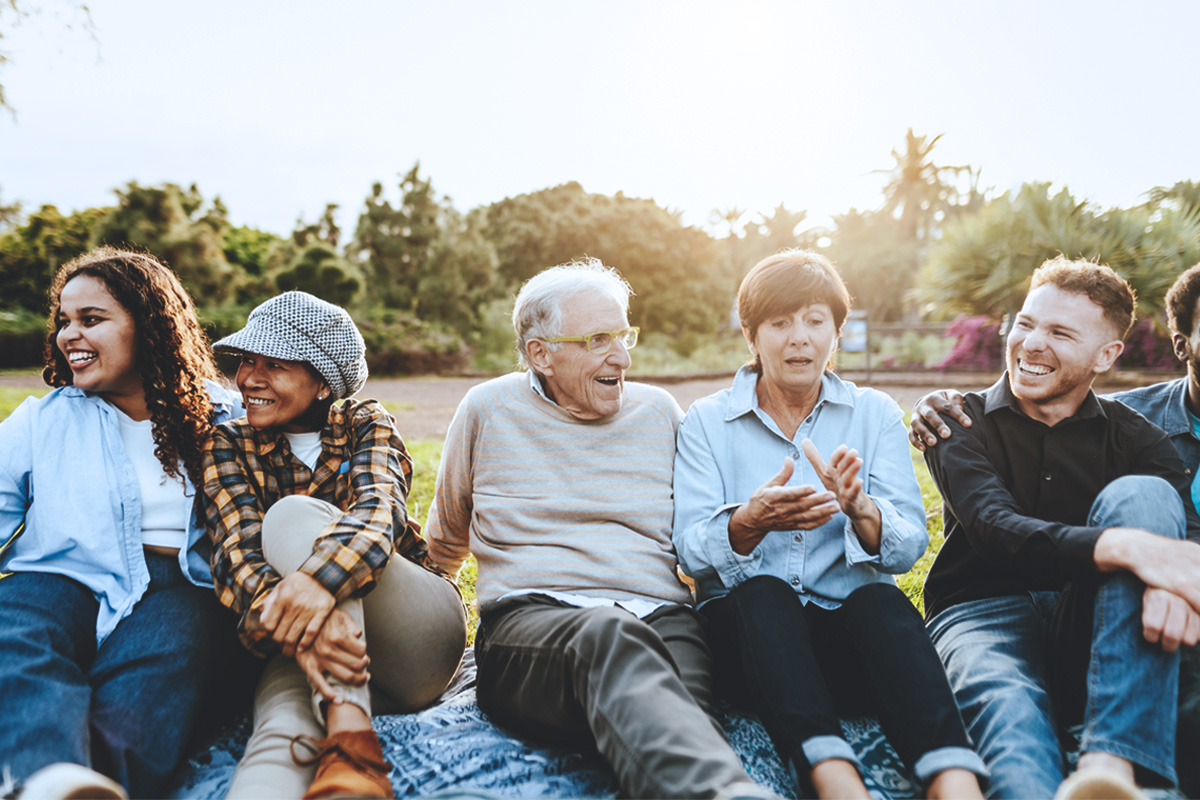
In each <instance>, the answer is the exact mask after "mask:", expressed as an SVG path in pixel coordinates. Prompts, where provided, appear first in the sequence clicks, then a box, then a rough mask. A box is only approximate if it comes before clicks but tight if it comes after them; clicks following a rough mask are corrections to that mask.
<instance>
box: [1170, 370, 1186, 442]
mask: <svg viewBox="0 0 1200 800" xmlns="http://www.w3.org/2000/svg"><path fill="white" fill-rule="evenodd" d="M1190 380H1191V377H1189V376H1186V375H1185V376H1184V377H1182V378H1176V379H1175V380H1174V381H1172V382H1171V388H1170V390H1169V391H1168V393H1167V407H1166V409H1165V410H1164V412H1163V430H1165V431H1166V432H1167V435H1168V436H1176V435H1178V434H1180V433H1190V432H1192V415H1191V413H1189V412H1188V409H1187V393H1188V381H1190Z"/></svg>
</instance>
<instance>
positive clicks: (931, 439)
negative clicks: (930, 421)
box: [925, 436, 935, 444]
mask: <svg viewBox="0 0 1200 800" xmlns="http://www.w3.org/2000/svg"><path fill="white" fill-rule="evenodd" d="M925 441H926V442H928V443H929V444H933V443H934V441H935V440H934V438H933V437H932V436H926V437H925Z"/></svg>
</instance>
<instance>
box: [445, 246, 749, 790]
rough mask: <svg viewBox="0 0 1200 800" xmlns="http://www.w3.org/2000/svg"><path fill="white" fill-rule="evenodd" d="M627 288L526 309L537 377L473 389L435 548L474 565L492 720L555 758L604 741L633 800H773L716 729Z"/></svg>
mask: <svg viewBox="0 0 1200 800" xmlns="http://www.w3.org/2000/svg"><path fill="white" fill-rule="evenodd" d="M630 293H631V291H630V288H629V285H628V284H626V283H625V281H624V280H622V279H621V277H620V276H619V275H618V274H617V273H616V272H615V271H614V270H612V269H610V268H608V267H605V266H603V265H602V264H601V263H600V262H599V261H596V260H595V259H589V260H587V261H582V262H574V263H571V264H566V265H563V266H559V267H553V268H551V269H548V270H545V271H543V272H542V273H540V274H538V275H536V276H535V277H533V278H532V279H530V280H529V282H528V283H526V284H525V286H524V287H523V288H522V289H521V292H520V294H519V295H518V296H517V300H516V306H515V308H514V310H513V326H514V328H515V329H516V334H517V347H518V355H519V358H520V361H521V364H522V365H523V366H525V367H528V370H529V371H528V373H525V372H515V373H513V374H510V375H506V376H504V377H501V378H496V379H494V380H490V381H487V382H486V383H483V384H480V385H479V386H476V387H474V388H473V389H472V390H471V391H470V392H469V393H468V394H467V396H466V397H465V398H464V399H463V401H462V404H461V405H460V406H459V408H458V411H457V413H456V414H455V416H454V421H453V422H452V423H451V425H450V430H449V432H448V433H447V436H446V447H445V450H444V452H443V455H442V463H441V468H440V471H439V473H438V480H437V497H436V499H435V500H434V504H433V508H432V509H431V511H430V516H429V522H428V525H427V531H428V533H429V540H430V556H431V558H432V559H433V560H434V562H435V563H437V564H438V565H439V566H440V567H442V568H443V569H445V570H447V571H448V572H451V573H453V572H455V571H457V570H458V569H459V568H460V567H461V565H462V563H463V561H464V560H465V559H466V557H467V555H468V554H470V553H474V555H475V558H476V561H477V562H478V565H479V578H478V583H477V590H478V595H479V605H480V625H479V632H478V636H477V639H476V648H475V655H476V662H477V664H478V669H479V678H478V686H477V693H478V699H479V705H480V707H481V708H482V709H483V710H484V711H485V712H486V713H487V714H488V716H489V717H491V718H492V720H494V721H495V722H497V723H499V724H500V725H502V726H504V727H506V728H508V729H510V730H512V731H515V732H518V733H521V734H523V735H526V736H529V737H531V738H538V739H541V740H543V741H544V740H547V739H549V740H553V741H556V742H577V743H580V744H586V743H588V742H591V741H594V742H595V745H596V747H597V748H598V749H599V751H600V753H601V754H602V755H603V756H604V757H605V758H606V759H607V760H608V762H609V763H610V764H611V765H612V767H613V769H614V770H615V772H616V774H617V778H618V781H619V782H620V784H621V790H622V792H623V794H625V795H626V796H630V797H714V796H718V797H734V796H739V797H769V796H772V795H771V794H770V793H769V792H768V791H767V790H766V789H763V788H761V787H759V786H757V785H756V784H754V783H752V782H751V781H750V778H749V776H748V775H747V774H746V772H745V771H744V770H743V769H742V766H741V763H740V761H739V760H738V757H737V755H736V754H735V753H734V752H733V750H732V749H731V748H730V746H729V744H728V743H727V742H726V741H725V738H724V735H723V734H722V733H721V731H720V728H719V727H718V726H717V724H716V723H715V721H714V720H713V719H712V717H711V711H712V703H713V701H712V691H711V683H710V677H709V653H708V649H707V647H706V645H705V641H704V633H703V631H702V628H701V621H700V617H699V615H698V614H697V613H696V612H695V610H694V609H693V608H692V607H691V605H690V600H691V595H690V592H689V590H688V588H687V587H686V586H684V585H683V583H681V582H680V581H679V579H678V577H677V575H676V570H675V565H676V559H675V553H674V551H673V550H672V547H671V522H672V488H671V484H672V467H673V459H674V455H675V429H676V427H677V426H678V425H679V421H680V419H681V418H682V416H683V414H682V412H681V411H680V409H679V406H678V404H677V403H676V402H675V401H674V399H673V398H672V397H671V395H670V394H668V393H667V392H665V391H663V390H661V389H658V388H656V387H652V386H646V385H642V384H636V383H630V384H627V383H626V382H625V370H626V369H628V368H629V364H630V360H629V350H630V349H631V348H632V347H633V346H634V345H635V344H637V334H638V329H637V328H631V327H629V321H628V316H627V315H628V306H629V296H630Z"/></svg>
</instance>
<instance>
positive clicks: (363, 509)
mask: <svg viewBox="0 0 1200 800" xmlns="http://www.w3.org/2000/svg"><path fill="white" fill-rule="evenodd" d="M348 426H349V427H350V429H351V430H350V436H351V450H350V458H349V467H348V477H349V481H350V502H349V504H348V505H347V506H346V508H345V510H344V511H343V513H342V515H341V517H339V518H338V519H337V520H335V521H334V522H333V523H331V524H330V525H329V527H328V528H326V529H325V530H324V531H323V532H322V533H321V536H320V537H319V538H318V539H317V541H316V544H314V545H313V553H312V555H311V556H309V557H308V559H307V560H305V562H304V563H303V564H302V565H301V566H300V571H301V572H304V573H306V574H308V575H310V576H311V577H312V578H313V579H314V580H316V581H317V582H318V583H320V584H321V585H322V586H324V587H325V588H326V589H328V590H329V592H330V594H332V595H333V596H334V597H335V598H336V599H337V600H338V601H339V602H340V601H342V600H345V599H346V598H347V597H357V596H362V595H364V594H366V593H367V592H369V591H370V590H371V589H372V588H374V586H375V581H376V580H377V578H378V577H379V573H380V572H381V571H382V570H383V568H384V567H385V566H387V562H388V559H389V558H390V557H391V555H392V551H393V549H394V545H393V539H399V541H400V543H401V545H402V547H401V548H400V549H399V552H400V554H401V555H404V556H406V557H411V556H410V555H409V553H408V552H407V551H408V550H410V549H411V546H412V543H411V542H409V541H408V540H407V538H406V537H409V536H412V535H413V534H412V533H411V531H409V528H408V512H407V511H406V509H405V501H406V497H407V495H408V486H409V480H410V478H411V476H412V459H411V458H410V457H409V455H408V451H407V450H405V449H404V443H403V442H401V441H400V434H399V433H397V432H396V426H395V423H393V422H392V417H391V415H390V414H388V412H387V411H386V410H385V409H384V408H383V406H381V405H380V404H379V403H376V402H373V401H368V402H365V403H362V404H361V405H359V406H358V407H357V408H356V409H354V411H353V414H352V419H350V420H348ZM418 541H419V540H418ZM421 556H422V558H420V559H416V558H414V559H413V560H416V561H418V563H422V562H423V552H422V553H421Z"/></svg>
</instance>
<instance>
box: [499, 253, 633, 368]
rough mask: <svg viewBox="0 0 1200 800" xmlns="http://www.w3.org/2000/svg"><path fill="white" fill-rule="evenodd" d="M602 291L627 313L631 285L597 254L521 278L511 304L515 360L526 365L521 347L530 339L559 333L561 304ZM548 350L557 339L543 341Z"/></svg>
mask: <svg viewBox="0 0 1200 800" xmlns="http://www.w3.org/2000/svg"><path fill="white" fill-rule="evenodd" d="M593 292H602V293H603V294H605V295H607V296H609V297H611V298H612V299H613V300H616V301H617V304H618V305H620V306H621V311H623V312H624V313H625V315H626V316H628V315H629V297H630V296H631V295H632V294H633V289H632V288H630V286H629V284H628V283H626V282H625V279H624V278H622V277H621V275H620V273H618V272H617V271H616V270H615V269H613V268H612V267H606V266H604V264H603V263H602V262H601V261H600V259H598V258H581V259H578V260H575V261H572V262H570V263H568V264H560V265H559V266H557V267H550V268H549V269H545V270H542V271H541V272H539V273H538V274H537V275H534V276H533V277H532V278H530V279H529V280H527V281H526V282H525V285H524V286H522V287H521V291H520V292H519V293H518V294H517V301H516V303H515V304H514V305H513V330H514V331H516V334H517V361H518V362H519V363H520V365H521V366H522V367H526V368H528V367H529V359H528V356H527V355H526V352H525V347H526V345H527V344H528V342H529V341H530V340H531V339H545V338H546V337H547V336H561V335H563V333H562V324H563V312H562V309H563V306H564V305H565V304H566V302H567V301H568V300H570V299H572V298H575V297H579V296H580V295H586V294H591V293H593ZM546 346H547V347H549V348H550V349H551V350H558V349H559V348H560V347H562V343H561V342H547V343H546Z"/></svg>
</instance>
